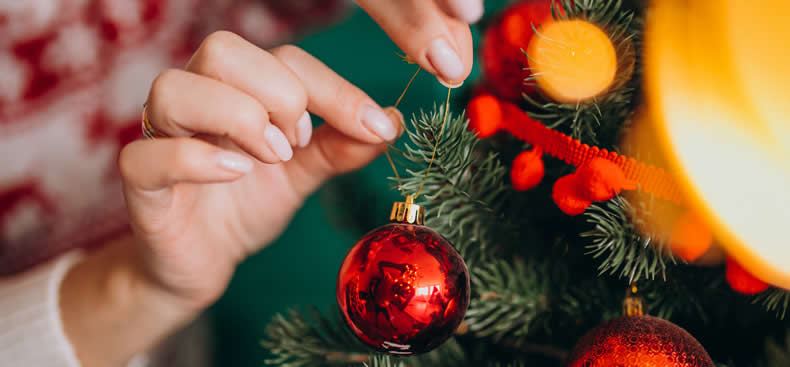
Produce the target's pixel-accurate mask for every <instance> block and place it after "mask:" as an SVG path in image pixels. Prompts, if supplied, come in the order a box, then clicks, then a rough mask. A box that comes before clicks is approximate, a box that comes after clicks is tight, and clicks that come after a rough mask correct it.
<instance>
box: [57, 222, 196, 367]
mask: <svg viewBox="0 0 790 367" xmlns="http://www.w3.org/2000/svg"><path fill="white" fill-rule="evenodd" d="M136 253H137V252H136V249H135V247H134V243H133V240H132V237H131V236H129V237H126V238H123V239H120V240H118V241H113V242H112V243H110V244H107V245H106V246H105V247H103V248H102V249H100V250H98V251H96V252H94V253H92V254H90V255H89V256H87V257H86V258H85V259H84V260H83V261H82V262H81V263H78V264H76V265H75V266H74V267H73V268H72V269H71V270H70V271H69V272H68V273H67V274H66V276H65V278H64V279H63V282H62V284H61V289H60V292H61V293H60V307H61V317H62V320H63V327H64V330H65V332H66V335H67V336H68V337H69V339H70V341H71V342H72V345H73V346H74V349H75V351H76V353H77V356H78V358H79V359H80V360H81V361H82V364H83V366H84V367H91V366H121V365H124V364H125V363H127V362H128V361H129V360H130V359H131V358H132V357H134V356H135V355H136V354H139V353H142V352H144V351H146V350H148V349H150V348H151V347H153V346H154V345H156V344H157V343H158V342H159V341H160V340H162V339H163V338H164V337H166V336H167V335H169V334H170V333H172V332H173V331H175V330H176V329H178V328H179V327H180V326H182V325H184V324H185V323H187V322H188V321H190V320H191V319H193V318H194V317H196V316H197V314H198V313H199V311H200V310H199V309H197V308H194V307H189V306H188V305H186V304H184V303H183V302H180V300H179V299H178V298H177V297H175V296H174V295H172V294H170V293H168V292H166V291H164V290H163V289H162V288H161V287H157V286H156V285H155V284H153V283H152V282H151V281H150V280H149V278H148V277H146V276H145V275H144V272H142V267H141V266H140V265H139V264H140V262H139V261H138V257H137V255H136Z"/></svg>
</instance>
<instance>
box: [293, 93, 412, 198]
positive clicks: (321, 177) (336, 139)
mask: <svg viewBox="0 0 790 367" xmlns="http://www.w3.org/2000/svg"><path fill="white" fill-rule="evenodd" d="M386 112H387V115H388V116H389V117H390V118H391V119H393V120H394V121H396V122H398V123H400V122H401V121H402V120H403V115H401V113H400V112H399V111H398V110H396V109H394V108H388V109H387V110H386ZM386 149H387V144H386V143H375V144H368V143H365V142H362V141H359V140H357V139H354V138H352V137H350V136H348V135H346V134H344V133H342V132H340V131H338V130H337V129H335V128H334V127H332V126H330V125H328V124H325V125H323V126H321V127H319V128H318V129H316V131H315V136H314V138H313V142H312V144H310V145H309V146H307V148H305V149H301V150H299V151H297V152H296V154H295V155H294V159H293V161H291V162H288V164H287V165H286V166H285V167H286V171H287V173H288V176H289V178H290V180H289V181H290V182H293V183H294V187H293V189H294V190H295V191H296V192H297V194H299V195H301V197H306V196H307V195H310V193H312V192H313V191H315V190H316V189H317V188H318V187H319V186H321V184H322V183H323V182H324V181H326V180H327V179H329V178H330V177H332V176H335V175H338V174H342V173H346V172H350V171H353V170H356V169H359V168H362V167H364V166H365V165H367V164H368V163H370V162H371V161H373V159H375V158H376V157H378V156H379V155H380V154H381V153H383V152H384V151H385V150H386Z"/></svg>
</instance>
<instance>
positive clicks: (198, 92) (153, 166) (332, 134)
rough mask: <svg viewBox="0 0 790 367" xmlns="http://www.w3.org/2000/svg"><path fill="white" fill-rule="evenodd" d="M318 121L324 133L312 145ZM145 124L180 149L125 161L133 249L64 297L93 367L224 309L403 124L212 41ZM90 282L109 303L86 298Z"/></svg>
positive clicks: (393, 114) (70, 329) (294, 71)
mask: <svg viewBox="0 0 790 367" xmlns="http://www.w3.org/2000/svg"><path fill="white" fill-rule="evenodd" d="M307 111H310V112H312V113H314V114H316V115H318V116H320V117H322V118H324V120H325V121H326V124H324V125H322V126H321V127H319V128H317V129H316V130H315V131H314V132H313V131H312V129H313V128H312V124H311V121H310V115H309V114H308V113H307ZM147 115H148V117H149V121H150V122H151V124H152V125H153V127H154V128H155V129H156V130H157V131H159V132H162V133H164V134H166V135H167V136H169V137H168V138H159V139H154V140H140V141H136V142H133V143H131V144H129V145H127V146H126V147H125V148H124V149H123V151H122V152H121V155H120V158H119V166H120V171H121V175H122V177H123V182H124V194H125V197H126V201H127V205H128V209H129V217H130V222H131V225H132V228H133V231H134V239H133V241H130V242H131V243H127V244H125V245H121V246H113V248H110V249H108V250H103V251H104V254H101V253H100V254H99V255H97V256H92V257H91V258H89V259H87V260H86V261H85V262H83V263H81V264H79V265H77V266H76V267H75V268H74V269H73V270H72V271H71V272H70V273H69V275H68V276H67V278H66V279H65V280H64V285H63V287H62V288H61V294H62V297H61V305H62V309H63V318H64V324H65V328H66V332H67V334H68V335H69V337H70V339H71V340H72V342H73V343H74V345H75V347H76V349H77V351H78V353H79V355H80V358H81V359H82V360H83V363H84V365H85V366H86V367H87V366H89V365H101V366H107V365H113V364H115V363H116V362H119V361H122V360H123V358H126V357H130V356H131V353H133V352H139V351H140V350H143V349H145V348H147V347H149V346H150V345H152V344H153V343H155V342H156V340H157V339H159V338H161V337H162V336H163V335H166V334H167V333H169V332H171V331H172V330H173V329H174V328H176V327H177V326H179V325H180V324H182V323H183V322H186V321H188V320H189V319H190V318H192V317H194V316H195V315H197V313H198V312H200V311H201V310H202V309H203V308H205V307H207V306H208V305H210V304H211V303H213V302H214V301H215V300H216V299H217V298H218V297H219V296H220V295H221V294H222V293H223V292H224V290H225V288H226V287H227V284H228V282H229V280H230V278H231V276H232V274H233V272H234V270H235V267H236V265H237V264H238V263H239V262H240V261H242V260H243V259H244V258H246V257H247V256H248V255H250V254H252V253H253V252H255V251H257V250H259V249H260V248H261V247H262V246H264V245H266V244H268V243H269V242H271V241H272V240H273V239H275V238H276V237H277V236H278V235H279V234H280V233H281V231H282V230H283V229H284V228H285V226H286V224H287V223H288V222H289V221H290V219H291V217H292V215H293V214H294V212H295V211H296V210H297V209H298V208H299V207H300V206H301V205H302V203H303V201H304V199H305V197H306V196H307V195H309V194H310V193H311V192H313V191H314V190H315V189H316V188H317V187H318V186H319V185H320V184H321V183H322V182H324V181H325V180H326V179H327V178H329V177H331V176H333V175H336V174H338V173H343V172H347V171H350V170H354V169H357V168H360V167H362V166H364V165H365V164H367V163H369V162H370V161H371V160H373V159H374V158H375V157H377V156H378V155H379V154H381V153H382V152H383V151H384V150H385V149H386V142H387V141H391V140H393V139H395V138H396V137H397V136H398V135H399V134H400V128H401V121H400V120H401V119H402V117H401V116H400V113H399V112H397V110H394V109H388V110H384V109H382V108H381V107H379V106H378V105H377V104H376V103H375V102H373V100H372V99H371V98H370V97H368V96H367V95H366V94H365V93H363V92H362V91H361V90H359V89H358V88H356V87H355V86H353V85H351V84H350V83H348V82H347V81H345V80H344V79H342V78H341V77H340V76H338V75H337V74H335V73H334V72H332V71H331V70H330V69H329V68H327V67H326V66H325V65H324V64H322V63H321V62H320V61H318V60H317V59H315V58H314V57H312V56H310V55H309V54H307V53H306V52H304V51H302V50H301V49H299V48H297V47H294V46H283V47H278V48H276V49H273V50H270V51H269V52H267V51H264V50H261V49H259V48H257V47H255V46H254V45H252V44H250V43H248V42H247V41H245V40H243V39H242V38H240V37H238V36H236V35H234V34H232V33H228V32H217V33H214V34H212V35H211V36H209V37H208V38H206V40H205V41H204V42H203V43H202V45H201V46H200V48H199V49H198V51H197V52H196V53H195V54H194V55H193V57H192V59H191V60H190V61H189V63H188V65H187V66H186V70H169V71H166V72H164V73H162V74H161V75H159V76H158V77H157V78H156V80H155V81H154V83H153V85H152V88H151V91H150V94H149V98H148V102H147ZM117 278H120V279H121V280H113V279H117ZM86 282H87V283H89V284H90V282H98V283H99V285H97V286H96V287H95V288H97V289H101V290H102V291H100V292H99V293H102V292H103V293H104V294H110V295H111V296H110V297H104V298H111V299H112V300H111V301H109V302H107V301H106V299H105V300H101V298H102V297H101V296H96V298H97V299H91V298H90V297H88V296H86V293H85V291H84V289H82V290H79V289H77V288H78V285H80V284H81V283H86ZM107 303H109V306H108V307H107V308H106V311H101V310H98V311H97V309H100V308H101V307H102V306H101V304H107ZM97 304H99V305H97ZM80 310H81V311H85V310H90V312H91V315H92V317H91V318H90V319H89V320H86V319H85V318H82V319H80V317H81V315H84V314H85V312H80ZM119 310H123V312H119ZM119 314H121V315H125V316H124V317H122V319H121V320H119V317H118V315H119ZM70 319H78V320H80V322H81V324H79V323H71V324H70V322H69V320H70ZM85 323H92V325H87V326H86V324H85ZM77 325H79V326H77ZM108 325H110V326H111V327H112V330H124V333H120V334H119V335H108V334H112V333H110V332H108V330H104V329H106V328H108V327H110V326H108ZM127 332H128V333H127ZM111 338H116V339H117V340H116V339H112V340H114V342H113V341H112V340H111ZM96 346H100V348H99V349H100V350H97V347H96Z"/></svg>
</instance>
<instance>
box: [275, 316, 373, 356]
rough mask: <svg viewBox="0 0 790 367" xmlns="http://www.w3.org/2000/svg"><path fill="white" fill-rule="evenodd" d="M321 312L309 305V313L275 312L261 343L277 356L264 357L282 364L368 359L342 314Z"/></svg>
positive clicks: (366, 351)
mask: <svg viewBox="0 0 790 367" xmlns="http://www.w3.org/2000/svg"><path fill="white" fill-rule="evenodd" d="M333 316H334V317H327V316H324V315H322V314H321V313H320V312H319V311H318V310H316V309H315V308H310V310H309V316H308V315H306V314H305V313H303V312H300V311H297V310H289V312H288V317H287V318H286V317H285V316H283V315H281V314H277V315H275V316H274V319H273V320H272V322H271V323H269V325H267V326H266V339H265V340H264V341H262V342H261V344H262V345H263V346H264V347H265V348H268V349H269V350H270V351H271V352H272V353H273V354H275V355H276V356H277V357H276V358H273V359H268V360H266V361H265V363H266V364H269V365H277V366H281V367H303V366H324V365H332V366H348V365H352V364H353V365H358V364H359V363H362V362H364V361H366V360H367V359H368V350H367V349H366V348H365V347H363V346H362V345H361V344H360V343H359V342H358V341H357V340H356V339H355V337H354V336H353V335H351V333H350V332H349V331H348V330H347V329H346V327H345V326H344V325H343V322H342V320H341V319H340V315H338V314H337V313H334V314H333Z"/></svg>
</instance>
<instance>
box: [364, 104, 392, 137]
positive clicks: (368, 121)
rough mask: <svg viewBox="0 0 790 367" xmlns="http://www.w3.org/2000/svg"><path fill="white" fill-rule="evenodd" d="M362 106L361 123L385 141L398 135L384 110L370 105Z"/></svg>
mask: <svg viewBox="0 0 790 367" xmlns="http://www.w3.org/2000/svg"><path fill="white" fill-rule="evenodd" d="M362 108H363V110H362V123H363V124H364V125H365V127H367V128H368V129H369V130H370V131H372V132H373V133H374V134H376V135H378V137H379V138H382V139H384V140H386V141H391V140H393V139H395V137H397V136H398V128H397V127H396V126H395V123H394V122H393V121H392V119H390V118H389V116H387V114H386V113H384V111H382V110H381V109H380V108H378V107H376V106H372V105H367V106H365V107H362Z"/></svg>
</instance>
